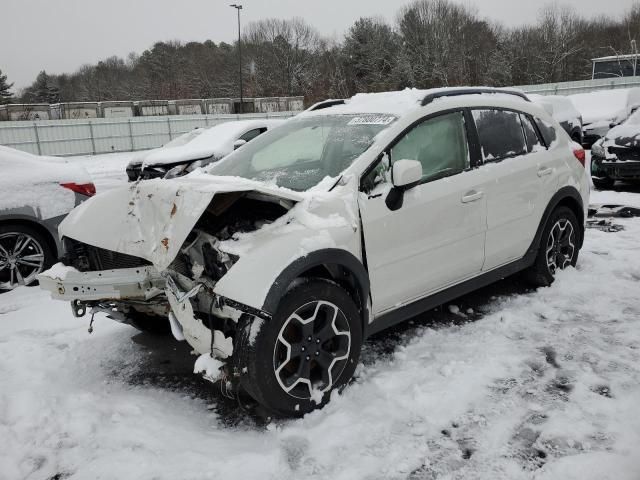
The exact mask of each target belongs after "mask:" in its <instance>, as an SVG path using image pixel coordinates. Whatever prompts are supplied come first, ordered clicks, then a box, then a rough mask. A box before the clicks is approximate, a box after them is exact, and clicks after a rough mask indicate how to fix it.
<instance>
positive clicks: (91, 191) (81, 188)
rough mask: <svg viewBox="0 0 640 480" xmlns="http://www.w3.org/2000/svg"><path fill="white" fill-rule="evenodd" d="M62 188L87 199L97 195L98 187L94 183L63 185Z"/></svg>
mask: <svg viewBox="0 0 640 480" xmlns="http://www.w3.org/2000/svg"><path fill="white" fill-rule="evenodd" d="M60 186H61V187H64V188H68V189H69V190H71V191H73V192H76V193H79V194H80V195H85V196H87V197H93V196H94V195H95V194H96V186H95V185H94V184H93V183H61V184H60Z"/></svg>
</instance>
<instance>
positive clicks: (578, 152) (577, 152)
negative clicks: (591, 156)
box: [573, 145, 587, 167]
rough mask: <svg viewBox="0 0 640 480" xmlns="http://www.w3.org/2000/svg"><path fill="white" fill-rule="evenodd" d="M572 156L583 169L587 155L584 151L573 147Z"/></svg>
mask: <svg viewBox="0 0 640 480" xmlns="http://www.w3.org/2000/svg"><path fill="white" fill-rule="evenodd" d="M573 156H574V157H576V159H577V160H578V161H579V162H580V164H581V165H582V166H583V167H584V166H585V162H586V159H587V154H586V152H585V151H584V148H582V147H578V146H577V145H575V146H574V147H573Z"/></svg>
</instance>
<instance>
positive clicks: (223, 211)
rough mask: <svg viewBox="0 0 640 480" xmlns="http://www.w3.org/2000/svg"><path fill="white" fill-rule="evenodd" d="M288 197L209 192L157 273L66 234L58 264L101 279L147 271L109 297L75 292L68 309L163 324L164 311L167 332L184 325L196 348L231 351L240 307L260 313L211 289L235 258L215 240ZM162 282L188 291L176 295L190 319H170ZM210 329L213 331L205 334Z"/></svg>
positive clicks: (287, 205) (269, 218) (265, 217)
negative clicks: (212, 194)
mask: <svg viewBox="0 0 640 480" xmlns="http://www.w3.org/2000/svg"><path fill="white" fill-rule="evenodd" d="M294 204H295V202H294V201H291V200H287V199H283V198H278V197H274V196H270V195H265V194H262V193H259V192H255V191H245V192H229V193H220V194H217V195H216V196H215V199H214V200H212V201H211V202H210V204H209V205H208V207H207V208H206V210H205V211H204V213H203V214H202V215H201V217H200V219H199V220H198V221H197V223H196V225H195V226H194V228H193V230H192V231H191V232H190V233H189V235H188V236H187V238H186V240H185V241H184V243H183V244H182V246H181V248H180V251H179V253H178V255H177V256H176V258H175V259H174V260H173V261H172V263H171V264H170V265H169V267H168V268H167V269H166V270H165V271H163V272H158V271H157V270H155V269H154V267H153V265H152V264H151V262H149V261H148V260H145V259H143V258H139V257H135V256H131V255H127V254H123V253H118V252H114V251H111V250H106V249H103V248H99V247H95V246H92V245H88V244H85V243H83V242H79V241H76V240H74V239H71V238H68V237H66V238H65V239H64V243H65V251H66V253H65V255H64V257H63V258H62V259H61V260H62V263H63V264H64V265H66V266H69V267H73V268H75V269H76V270H77V271H78V272H82V273H83V274H91V273H93V272H96V273H97V274H98V275H99V276H101V277H103V278H104V277H105V276H107V275H108V273H107V271H108V272H118V271H123V272H124V271H131V270H133V271H134V272H138V273H141V274H142V273H144V272H145V271H153V272H155V274H153V275H147V277H144V279H142V280H140V279H138V281H137V283H136V288H135V289H134V288H127V287H126V286H121V287H119V288H120V292H119V294H118V295H114V296H113V297H114V298H110V297H108V296H107V297H104V296H102V297H101V298H100V299H98V300H93V299H86V298H82V297H83V295H78V296H79V297H81V298H82V299H81V300H74V301H72V310H73V313H74V315H76V316H78V317H80V316H84V315H85V314H86V313H87V311H90V313H92V314H93V313H95V312H103V313H106V314H107V315H108V317H109V318H111V319H113V320H116V321H120V322H123V323H129V324H132V325H134V326H136V327H140V326H141V324H142V323H143V322H146V324H147V325H149V324H162V325H164V326H165V330H168V329H167V328H166V326H167V322H166V318H167V317H169V318H170V321H171V327H172V328H171V330H172V331H173V332H174V335H176V333H177V335H176V336H177V337H180V335H181V333H179V332H181V331H182V330H185V333H184V334H185V335H187V336H189V337H191V338H189V340H190V341H193V342H194V344H195V345H197V346H198V347H199V348H196V350H198V351H199V352H200V353H209V352H212V351H214V350H215V353H216V355H217V356H219V357H220V358H226V357H228V356H229V355H231V352H232V347H231V345H232V339H233V337H234V334H235V330H236V325H237V321H238V319H239V318H240V316H241V315H242V313H249V314H252V315H254V316H258V317H260V316H264V314H263V313H262V312H259V311H256V309H252V308H250V307H246V306H244V305H241V304H238V303H237V302H234V301H233V300H231V299H224V298H222V297H219V296H216V295H215V294H214V293H213V289H214V287H215V285H216V283H217V282H218V281H219V280H220V279H221V278H222V277H223V276H224V275H225V274H226V273H227V272H228V271H229V269H230V268H231V267H232V266H233V265H234V264H235V263H236V262H237V261H238V259H239V256H238V255H235V254H232V253H228V252H225V251H224V249H223V248H221V247H222V246H223V245H225V244H226V245H233V243H234V242H236V241H237V239H238V237H239V236H240V235H243V234H247V233H250V232H254V231H256V230H259V229H261V228H262V227H263V226H265V225H269V224H271V223H273V222H274V221H275V220H277V219H278V218H280V217H282V216H283V215H285V214H286V213H287V212H288V211H289V210H290V209H291V208H292V207H293V205H294ZM168 285H171V286H173V287H174V290H176V291H181V292H190V294H189V295H188V297H186V298H183V302H182V305H183V306H181V307H180V308H181V309H182V310H184V309H186V308H187V306H186V303H189V304H190V305H189V307H191V308H192V311H193V314H192V316H193V318H195V321H196V322H198V324H196V325H192V326H191V328H188V327H186V328H185V326H184V325H183V324H182V323H180V322H177V320H176V317H175V314H172V313H171V311H172V307H173V310H174V311H175V309H176V308H177V305H172V304H170V301H171V298H167V294H166V291H167V290H168ZM91 288H92V287H91V286H87V287H86V288H83V287H80V288H79V293H80V294H85V291H88V290H91ZM74 290H76V288H74ZM76 291H78V290H76ZM67 293H68V294H71V295H73V294H72V293H71V292H67ZM85 295H86V294H85ZM211 332H216V333H215V335H214V336H212V334H211ZM195 337H197V339H196V338H195ZM214 337H215V338H214ZM213 340H215V341H213ZM190 343H191V342H190Z"/></svg>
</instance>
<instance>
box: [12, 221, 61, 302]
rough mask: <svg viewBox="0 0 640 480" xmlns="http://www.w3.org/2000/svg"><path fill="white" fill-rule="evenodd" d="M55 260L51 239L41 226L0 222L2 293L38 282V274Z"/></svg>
mask: <svg viewBox="0 0 640 480" xmlns="http://www.w3.org/2000/svg"><path fill="white" fill-rule="evenodd" d="M16 251H17V252H18V253H16ZM55 261H56V252H55V250H54V249H53V248H52V246H51V244H50V240H49V239H48V238H47V237H46V236H45V235H43V234H42V232H40V231H39V230H38V229H36V228H33V227H31V226H29V225H22V224H13V223H7V224H3V225H0V292H3V291H9V290H13V289H15V288H17V287H18V286H20V285H37V283H38V281H37V280H36V275H38V274H39V273H42V272H43V271H45V270H46V269H48V268H49V267H51V265H53V264H54V263H55Z"/></svg>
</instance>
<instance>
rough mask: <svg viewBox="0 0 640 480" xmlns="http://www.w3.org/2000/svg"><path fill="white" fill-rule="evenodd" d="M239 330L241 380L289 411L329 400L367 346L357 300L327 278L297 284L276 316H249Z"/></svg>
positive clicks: (264, 400)
mask: <svg viewBox="0 0 640 480" xmlns="http://www.w3.org/2000/svg"><path fill="white" fill-rule="evenodd" d="M239 333H240V335H239V337H238V339H237V340H236V346H235V348H234V357H236V365H237V366H238V367H239V371H241V372H242V376H241V382H240V383H241V386H242V387H243V388H244V389H245V390H246V391H247V393H249V394H250V395H251V396H252V397H253V398H254V399H255V400H256V401H257V402H258V403H260V404H262V405H263V406H264V407H266V408H267V409H269V410H271V411H273V412H275V413H277V414H279V415H283V416H300V415H303V414H305V413H307V412H310V411H312V410H314V409H315V408H318V407H320V406H322V405H324V404H325V403H327V402H328V401H329V397H330V394H331V392H332V391H333V390H336V389H341V388H342V387H344V386H345V385H346V384H347V382H348V381H349V380H350V379H351V377H352V376H353V373H354V371H355V369H356V365H357V363H358V358H359V357H360V348H361V346H362V324H361V321H360V314H359V312H358V308H357V307H356V304H355V302H354V301H353V299H352V298H351V297H350V296H349V294H348V293H347V292H346V291H345V290H344V289H343V288H342V287H340V286H339V285H338V284H336V283H334V282H332V281H330V280H325V279H321V278H314V279H305V280H303V281H302V282H301V283H299V284H297V285H296V286H295V287H293V288H291V289H290V290H289V291H288V292H287V294H286V295H285V296H284V297H283V298H282V300H281V301H280V304H279V306H278V310H277V311H276V313H275V315H274V316H273V317H272V318H271V319H270V320H268V321H265V320H261V319H255V318H251V319H247V321H246V322H245V325H244V328H242V329H241V331H240V332H239Z"/></svg>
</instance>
